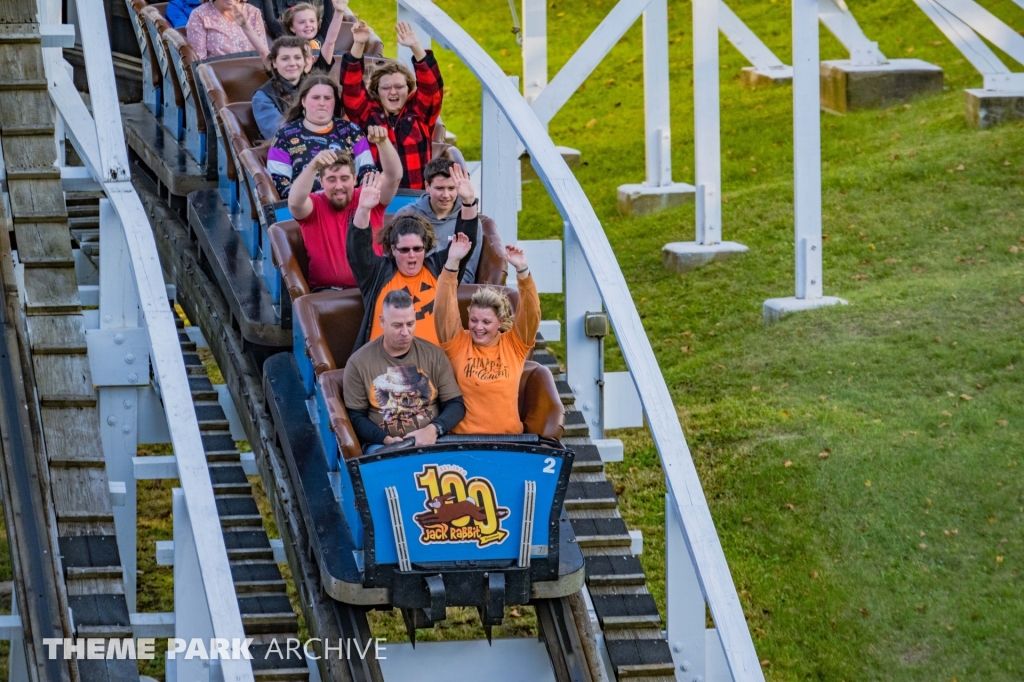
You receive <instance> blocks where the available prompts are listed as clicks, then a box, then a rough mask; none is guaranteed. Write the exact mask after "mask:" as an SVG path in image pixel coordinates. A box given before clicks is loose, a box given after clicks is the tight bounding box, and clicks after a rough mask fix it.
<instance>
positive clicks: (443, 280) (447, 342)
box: [434, 233, 540, 434]
mask: <svg viewBox="0 0 1024 682" xmlns="http://www.w3.org/2000/svg"><path fill="white" fill-rule="evenodd" d="M472 246H473V245H472V244H471V243H470V241H469V239H468V238H467V237H466V235H464V234H461V233H457V234H456V235H455V237H454V239H452V242H451V246H450V247H449V249H448V261H447V263H445V266H444V269H443V270H442V271H441V276H440V277H438V279H437V294H436V296H435V298H434V326H435V327H436V329H437V340H438V341H439V342H440V343H441V348H442V349H444V352H445V354H446V355H447V356H448V360H450V361H451V363H452V367H453V368H454V370H455V379H456V380H457V381H458V382H459V388H461V389H462V397H463V400H464V401H465V403H466V416H465V418H464V419H463V420H462V421H461V422H459V424H458V426H456V427H455V428H454V429H453V430H452V431H453V433H464V434H479V433H496V434H508V433H522V432H523V423H522V422H521V421H519V379H520V378H521V377H522V375H523V363H524V362H525V361H526V356H527V355H529V353H530V349H531V348H533V345H534V343H535V340H536V338H537V329H538V328H539V327H540V298H539V297H538V296H537V285H536V284H534V282H533V277H532V276H531V275H530V266H529V265H527V263H526V254H524V253H523V250H522V249H520V248H519V247H518V246H506V247H505V255H506V257H507V258H508V262H509V263H511V264H512V265H513V266H514V267H515V269H516V278H517V279H518V282H519V310H518V312H517V313H516V314H515V316H514V317H513V315H512V305H511V304H510V303H509V300H508V297H507V296H505V295H504V294H503V293H501V292H500V291H499V290H497V289H491V288H483V289H480V290H479V291H477V292H476V293H475V294H473V298H472V300H471V301H470V304H469V329H463V328H462V319H461V317H460V316H459V301H458V289H459V279H458V275H459V262H460V261H461V260H462V259H463V258H465V257H466V255H467V254H468V253H469V252H470V250H471V249H472Z"/></svg>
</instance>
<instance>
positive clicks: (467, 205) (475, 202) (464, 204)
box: [462, 197, 480, 208]
mask: <svg viewBox="0 0 1024 682" xmlns="http://www.w3.org/2000/svg"><path fill="white" fill-rule="evenodd" d="M479 203H480V197H477V198H476V199H473V203H472V204H467V203H466V202H462V208H472V207H473V206H476V205H477V204H479Z"/></svg>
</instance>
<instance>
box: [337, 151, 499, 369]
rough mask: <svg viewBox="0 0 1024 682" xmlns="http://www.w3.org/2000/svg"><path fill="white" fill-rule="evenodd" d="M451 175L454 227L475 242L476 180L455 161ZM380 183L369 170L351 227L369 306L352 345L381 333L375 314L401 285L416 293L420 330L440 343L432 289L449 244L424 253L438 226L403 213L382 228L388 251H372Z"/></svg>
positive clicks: (352, 256) (352, 260) (350, 246)
mask: <svg viewBox="0 0 1024 682" xmlns="http://www.w3.org/2000/svg"><path fill="white" fill-rule="evenodd" d="M451 179H452V180H454V181H455V187H456V189H457V191H458V193H459V198H460V199H462V209H461V211H460V212H459V215H458V218H457V220H456V224H455V233H456V234H459V233H462V234H464V235H466V238H467V239H468V240H469V243H470V245H475V244H476V236H477V227H478V223H479V220H478V219H477V211H476V207H477V201H476V199H475V198H474V193H473V185H472V183H471V182H470V181H469V174H468V173H466V171H465V170H463V168H462V167H461V166H453V167H452V169H451ZM382 186H383V179H382V178H380V177H379V176H376V175H370V176H367V179H366V181H365V182H364V183H363V187H362V193H361V194H360V196H359V205H358V207H357V208H356V210H355V212H354V213H353V214H352V224H351V225H350V226H349V230H348V237H347V244H346V251H347V253H348V263H349V266H350V267H351V268H352V274H354V275H355V278H356V282H357V283H358V284H359V290H360V291H361V292H362V295H363V308H364V311H365V312H364V313H363V322H362V326H361V328H360V330H359V336H358V337H357V338H356V343H355V347H354V348H353V349H352V350H353V351H355V350H356V349H357V348H359V347H360V346H362V345H363V344H364V343H366V342H367V341H372V340H373V339H375V338H377V337H378V336H380V335H381V333H382V332H383V330H382V329H381V327H380V324H379V323H378V322H377V320H380V315H381V311H382V308H383V302H384V297H385V296H387V295H388V292H390V291H396V290H399V289H404V290H405V291H407V292H409V294H410V295H411V296H412V301H413V306H414V307H415V309H416V336H417V337H419V338H421V339H424V340H425V341H430V342H431V343H435V344H436V343H437V332H436V330H435V329H434V295H435V294H436V293H437V278H438V275H440V273H441V270H442V268H444V265H445V263H446V262H447V261H448V247H446V248H443V249H441V250H439V251H437V252H435V253H433V254H431V255H429V256H428V255H426V254H427V253H428V252H430V251H431V250H432V249H433V248H434V246H435V237H434V228H433V227H431V225H430V223H428V222H427V221H426V220H425V219H423V218H421V217H420V216H418V215H404V216H400V217H397V218H395V219H394V220H393V221H392V222H391V224H390V225H388V226H387V227H385V228H384V229H383V230H381V231H380V236H379V237H378V240H379V242H380V246H381V247H382V249H383V254H384V255H382V256H378V255H377V254H376V253H374V250H373V234H372V232H371V230H370V229H369V227H370V211H371V210H372V209H373V207H374V206H376V205H377V202H378V201H379V199H380V191H381V187H382ZM465 267H466V265H465V263H462V264H461V265H460V266H459V273H458V275H459V280H461V279H462V275H463V271H464V270H465Z"/></svg>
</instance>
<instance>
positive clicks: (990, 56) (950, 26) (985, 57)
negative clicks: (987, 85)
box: [914, 0, 1010, 76]
mask: <svg viewBox="0 0 1024 682" xmlns="http://www.w3.org/2000/svg"><path fill="white" fill-rule="evenodd" d="M914 2H915V3H917V6H918V7H920V8H921V11H922V12H924V13H925V14H926V15H928V18H929V19H931V20H932V23H934V24H935V25H936V26H937V27H938V29H939V30H940V31H942V33H943V34H944V35H945V36H946V37H947V38H949V41H950V42H951V43H953V45H954V46H955V47H956V49H958V50H960V54H962V55H963V56H964V58H965V59H966V60H967V61H969V62H970V63H971V65H972V66H973V67H974V68H975V69H977V70H978V73H980V74H982V75H983V76H987V75H995V74H1007V73H1010V69H1009V68H1007V66H1006V65H1005V64H1003V62H1002V61H1001V60H1000V59H999V57H997V56H996V53H995V52H993V51H992V49H991V48H990V47H989V46H988V45H986V44H985V41H983V40H982V39H981V38H980V37H978V34H977V33H975V32H974V31H973V30H971V27H970V26H968V25H967V24H965V23H964V22H962V21H961V20H960V19H958V18H957V17H956V15H954V14H953V13H952V12H950V11H949V10H947V9H946V8H945V7H943V6H942V5H940V4H939V3H938V2H937V1H936V0H914Z"/></svg>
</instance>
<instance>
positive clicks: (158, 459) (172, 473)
mask: <svg viewBox="0 0 1024 682" xmlns="http://www.w3.org/2000/svg"><path fill="white" fill-rule="evenodd" d="M132 469H133V471H134V472H135V480H136V481H152V480H161V479H168V478H177V477H178V460H177V459H175V457H174V455H157V456H150V457H132Z"/></svg>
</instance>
